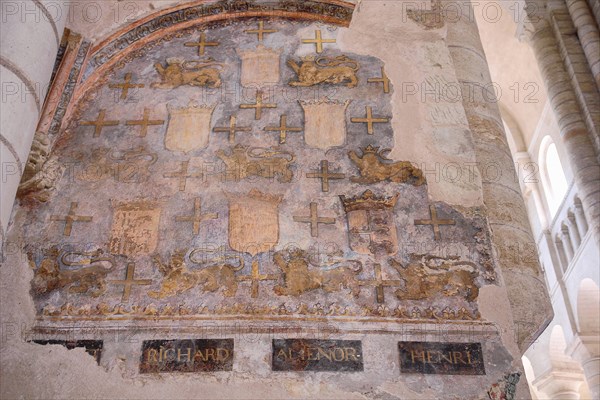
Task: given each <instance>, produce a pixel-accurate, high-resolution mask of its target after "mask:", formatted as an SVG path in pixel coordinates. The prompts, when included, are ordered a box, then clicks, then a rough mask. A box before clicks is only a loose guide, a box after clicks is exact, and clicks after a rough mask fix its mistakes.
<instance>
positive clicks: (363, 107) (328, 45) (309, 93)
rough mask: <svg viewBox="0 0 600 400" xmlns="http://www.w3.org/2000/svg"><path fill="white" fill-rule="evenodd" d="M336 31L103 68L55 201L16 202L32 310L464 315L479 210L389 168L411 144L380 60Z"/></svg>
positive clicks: (482, 273)
mask: <svg viewBox="0 0 600 400" xmlns="http://www.w3.org/2000/svg"><path fill="white" fill-rule="evenodd" d="M337 29H338V28H337V27H336V26H334V25H327V24H324V23H317V22H310V21H299V20H294V21H292V20H287V19H282V18H246V19H239V20H232V21H229V22H221V23H213V24H208V25H206V24H205V25H202V26H201V27H193V28H188V29H186V30H181V31H177V32H175V33H173V34H170V35H167V36H164V37H163V38H161V39H158V40H157V41H155V42H151V43H149V44H147V45H146V46H144V48H141V49H140V50H139V51H136V52H134V53H133V54H132V55H131V56H128V57H127V58H126V59H124V60H123V61H122V62H120V63H119V64H117V66H116V67H115V68H112V69H108V70H107V71H106V72H105V74H104V75H103V77H102V78H101V80H100V81H99V82H98V85H97V86H98V90H97V91H93V92H90V93H89V94H88V95H87V96H86V97H85V98H84V99H83V100H82V101H81V102H80V103H79V104H77V105H76V107H77V108H76V111H75V112H74V114H73V117H72V118H71V120H70V121H69V125H68V128H67V129H66V130H64V132H61V136H60V139H59V140H58V142H57V144H56V146H55V148H54V149H53V157H54V158H55V161H54V163H55V164H56V167H55V168H54V170H55V171H57V172H59V173H56V174H54V175H56V178H55V183H54V184H53V185H46V186H48V187H50V186H52V187H53V190H52V191H51V193H45V194H44V195H43V196H41V197H40V196H39V194H36V193H33V194H29V197H28V198H27V197H26V198H25V199H24V204H25V205H26V206H27V207H29V208H30V212H29V213H28V215H27V217H26V218H27V223H26V224H25V225H24V226H25V231H24V236H25V242H26V243H28V247H27V249H26V250H27V252H28V254H29V257H30V265H31V268H32V269H33V270H34V271H35V272H34V278H33V280H32V284H31V292H32V295H33V296H34V301H35V305H36V309H37V313H38V316H39V317H40V318H41V319H48V320H55V319H58V320H60V319H63V318H64V319H69V318H82V319H85V318H109V317H110V318H122V319H130V318H131V319H144V318H148V319H154V318H172V317H173V316H177V317H180V318H190V319H192V318H196V317H206V316H212V317H215V318H218V317H219V316H227V315H236V316H254V315H261V316H265V317H273V318H276V317H279V316H287V317H291V318H299V319H301V318H304V317H305V316H307V315H315V316H324V315H326V316H332V317H334V316H347V317H355V318H367V317H389V318H396V319H427V320H476V319H479V313H478V310H477V306H476V303H477V298H478V293H479V288H481V287H482V286H484V285H485V284H490V283H493V282H494V281H495V277H496V274H495V267H494V265H493V262H492V258H491V248H490V243H489V239H488V230H487V223H486V220H485V214H484V213H483V211H482V210H480V209H467V208H462V209H455V208H452V207H450V206H449V205H447V204H445V203H443V202H436V203H431V202H430V201H429V199H428V193H427V187H428V184H427V180H428V179H436V176H435V175H431V176H428V175H427V173H426V171H422V170H421V168H420V166H419V165H416V164H414V163H413V162H411V160H399V159H392V158H390V157H389V154H390V149H391V148H393V147H394V146H401V145H402V140H401V138H402V136H403V135H411V134H413V133H412V132H393V130H392V127H391V124H390V121H391V119H392V104H391V93H392V92H393V91H394V87H393V85H392V84H391V83H390V81H389V79H388V78H387V75H386V72H385V71H386V69H387V68H393V67H394V66H388V65H383V63H382V62H381V61H380V60H378V59H377V58H375V57H371V56H366V55H360V54H351V53H346V52H342V51H341V50H340V49H339V47H338V45H337V43H336V35H337ZM91 65H92V66H93V63H92V64H91ZM394 137H396V138H400V140H398V139H396V140H395V139H394ZM61 173H62V174H61ZM40 198H41V199H43V200H46V201H45V202H41V201H40Z"/></svg>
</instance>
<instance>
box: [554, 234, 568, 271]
mask: <svg viewBox="0 0 600 400" xmlns="http://www.w3.org/2000/svg"><path fill="white" fill-rule="evenodd" d="M554 245H555V246H556V252H557V253H558V258H559V260H560V264H561V267H562V271H563V272H564V271H566V270H567V267H568V266H569V261H568V260H567V255H566V254H565V246H563V242H562V239H561V238H560V237H559V236H558V235H557V236H556V237H555V238H554Z"/></svg>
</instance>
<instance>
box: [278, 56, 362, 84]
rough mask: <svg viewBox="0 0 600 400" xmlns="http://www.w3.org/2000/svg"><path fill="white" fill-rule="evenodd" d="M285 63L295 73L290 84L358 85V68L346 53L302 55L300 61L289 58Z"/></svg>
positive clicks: (355, 62) (356, 63)
mask: <svg viewBox="0 0 600 400" xmlns="http://www.w3.org/2000/svg"><path fill="white" fill-rule="evenodd" d="M287 65H288V66H289V67H290V68H291V69H292V70H293V71H294V72H295V73H296V75H297V77H296V80H293V81H290V82H289V85H290V86H314V85H318V84H321V83H329V84H333V85H340V84H344V85H346V87H348V88H354V87H356V86H357V85H358V77H357V76H356V72H357V71H358V70H359V69H360V65H359V64H358V62H357V61H355V60H353V59H351V58H350V57H348V56H346V55H341V56H337V57H326V56H321V57H316V56H314V55H308V56H304V57H302V58H301V59H300V62H297V61H294V60H292V59H289V60H288V61H287Z"/></svg>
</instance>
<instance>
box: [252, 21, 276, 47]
mask: <svg viewBox="0 0 600 400" xmlns="http://www.w3.org/2000/svg"><path fill="white" fill-rule="evenodd" d="M244 32H246V33H250V34H253V33H255V34H256V35H257V36H258V41H259V42H262V41H263V37H264V34H265V33H275V32H279V31H278V30H276V29H264V22H263V21H258V29H249V30H247V31H244Z"/></svg>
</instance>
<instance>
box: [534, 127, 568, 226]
mask: <svg viewBox="0 0 600 400" xmlns="http://www.w3.org/2000/svg"><path fill="white" fill-rule="evenodd" d="M540 169H541V172H542V174H541V175H542V185H543V187H544V194H545V197H546V202H547V204H548V209H549V210H550V217H554V215H555V214H556V211H558V207H559V206H560V204H561V203H562V201H563V198H564V197H565V195H566V194H567V190H568V188H569V186H568V184H567V178H566V177H565V172H564V169H563V166H562V163H561V162H560V157H559V156H558V151H557V149H556V145H555V144H554V142H553V141H552V139H550V137H549V136H546V137H545V138H544V140H543V141H542V146H541V147H540Z"/></svg>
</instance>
